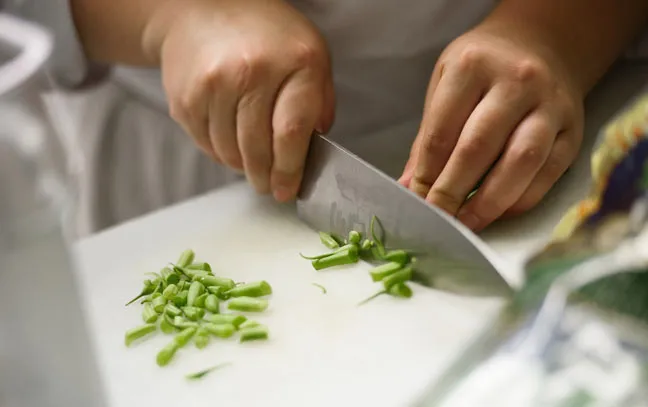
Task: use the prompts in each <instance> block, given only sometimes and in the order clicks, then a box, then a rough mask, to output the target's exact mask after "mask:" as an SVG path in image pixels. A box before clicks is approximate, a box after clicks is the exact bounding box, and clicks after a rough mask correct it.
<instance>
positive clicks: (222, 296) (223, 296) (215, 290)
mask: <svg viewBox="0 0 648 407" xmlns="http://www.w3.org/2000/svg"><path fill="white" fill-rule="evenodd" d="M207 291H209V292H210V293H212V294H214V295H215V296H216V297H218V299H219V300H223V301H226V300H229V298H230V296H229V294H227V290H226V289H225V287H220V286H216V285H211V286H208V287H207Z"/></svg>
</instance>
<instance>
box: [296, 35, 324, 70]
mask: <svg viewBox="0 0 648 407" xmlns="http://www.w3.org/2000/svg"><path fill="white" fill-rule="evenodd" d="M324 54H325V53H324V51H323V47H322V46H320V45H319V44H318V43H317V42H313V43H309V42H302V41H300V42H298V43H297V45H296V46H295V48H294V50H293V59H294V61H295V64H296V65H297V66H299V67H315V66H319V65H321V63H322V61H323V60H324Z"/></svg>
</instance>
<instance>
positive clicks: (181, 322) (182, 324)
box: [173, 316, 199, 329]
mask: <svg viewBox="0 0 648 407" xmlns="http://www.w3.org/2000/svg"><path fill="white" fill-rule="evenodd" d="M173 326H175V327H176V328H180V329H185V328H197V327H198V326H199V325H198V323H197V322H192V321H188V320H187V319H185V318H183V317H181V316H177V317H175V318H173Z"/></svg>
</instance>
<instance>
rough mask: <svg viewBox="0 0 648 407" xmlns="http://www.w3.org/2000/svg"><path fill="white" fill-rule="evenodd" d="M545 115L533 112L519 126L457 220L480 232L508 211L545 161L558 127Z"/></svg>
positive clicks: (555, 121) (555, 122)
mask: <svg viewBox="0 0 648 407" xmlns="http://www.w3.org/2000/svg"><path fill="white" fill-rule="evenodd" d="M557 122H558V120H557V119H555V118H554V116H552V115H551V114H549V113H545V112H540V111H536V112H534V113H532V114H530V115H529V116H528V117H527V118H526V119H524V120H523V121H522V123H520V125H519V126H518V127H517V129H516V130H515V132H514V133H513V135H512V136H511V140H510V142H509V143H508V145H507V147H506V148H505V150H504V153H503V154H502V157H501V158H500V160H499V161H498V162H497V164H495V166H494V167H493V170H492V171H491V173H489V175H488V176H487V177H486V179H485V180H484V183H483V184H482V185H481V186H480V188H479V190H478V191H477V193H475V195H474V196H473V197H472V198H471V199H470V200H469V201H468V202H467V203H466V205H464V207H463V208H461V210H460V211H459V213H458V215H457V217H458V218H459V220H460V221H461V222H462V223H464V224H465V225H466V226H467V227H469V228H470V229H473V230H481V229H483V228H484V227H486V226H487V225H488V224H489V223H491V222H492V221H494V220H495V219H497V218H498V217H499V216H500V215H502V214H503V213H504V212H505V211H506V210H507V209H508V208H510V207H511V206H512V205H513V204H514V203H515V202H516V201H517V200H518V199H519V198H520V197H521V196H522V194H523V193H524V191H525V190H526V189H527V187H528V186H529V185H530V184H531V182H532V181H533V179H534V178H535V176H536V174H537V173H538V171H540V168H542V166H543V164H544V163H545V161H546V160H547V157H548V156H549V154H550V152H551V149H552V145H553V144H554V140H555V138H556V134H557V133H558V131H559V129H560V126H559V124H557Z"/></svg>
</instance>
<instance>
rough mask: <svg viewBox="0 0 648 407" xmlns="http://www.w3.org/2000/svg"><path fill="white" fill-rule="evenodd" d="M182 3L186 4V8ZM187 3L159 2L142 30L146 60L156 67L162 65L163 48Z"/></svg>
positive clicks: (142, 45) (171, 0)
mask: <svg viewBox="0 0 648 407" xmlns="http://www.w3.org/2000/svg"><path fill="white" fill-rule="evenodd" d="M182 3H185V4H184V6H183V4H182ZM188 8H189V7H188V5H187V4H186V2H183V1H178V0H164V1H159V3H158V6H157V7H156V8H155V10H154V11H153V12H152V13H151V15H150V18H149V19H148V20H147V22H146V24H145V26H144V29H143V30H142V38H141V47H142V53H143V54H144V56H145V58H146V59H147V60H148V61H149V62H150V63H151V64H154V65H158V66H159V65H160V62H161V54H162V46H163V45H164V41H165V39H166V38H167V36H168V35H169V32H170V31H171V29H172V27H173V25H174V24H175V23H176V22H177V21H178V17H179V15H180V13H182V10H183V9H185V10H186V9H188Z"/></svg>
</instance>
